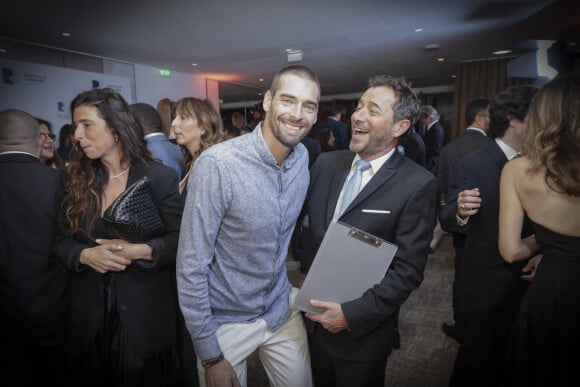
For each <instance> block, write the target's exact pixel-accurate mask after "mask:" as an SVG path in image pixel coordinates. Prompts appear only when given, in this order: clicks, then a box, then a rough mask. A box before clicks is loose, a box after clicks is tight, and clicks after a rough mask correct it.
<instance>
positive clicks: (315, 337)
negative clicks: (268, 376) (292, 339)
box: [303, 76, 437, 387]
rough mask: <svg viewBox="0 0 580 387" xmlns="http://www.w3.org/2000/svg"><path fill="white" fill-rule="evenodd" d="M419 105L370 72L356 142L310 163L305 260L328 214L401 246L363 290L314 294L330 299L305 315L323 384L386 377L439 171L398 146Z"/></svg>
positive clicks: (355, 122) (398, 82) (403, 88)
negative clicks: (342, 298)
mask: <svg viewBox="0 0 580 387" xmlns="http://www.w3.org/2000/svg"><path fill="white" fill-rule="evenodd" d="M418 110H419V101H418V99H417V96H416V95H415V93H414V92H413V91H412V90H411V89H410V88H409V86H408V85H407V83H406V82H405V81H404V80H403V79H402V78H393V77H387V76H375V77H373V78H371V79H370V80H369V88H368V89H367V90H366V91H365V93H364V94H363V96H362V97H361V99H360V101H359V103H358V106H357V109H356V111H355V112H354V114H353V115H352V118H351V120H352V128H353V133H352V139H351V142H350V146H349V148H350V150H343V151H336V152H327V153H322V154H321V155H320V156H318V159H317V160H316V162H315V163H314V165H313V166H312V169H311V180H310V187H309V191H308V196H307V203H306V206H307V214H308V219H309V229H308V232H309V233H310V235H309V238H307V239H305V241H306V240H307V241H308V245H307V246H304V249H303V251H304V253H305V254H307V255H308V258H309V262H312V259H313V257H314V256H315V254H316V251H317V250H318V248H319V246H320V243H321V241H322V239H323V237H324V234H325V232H326V230H327V228H328V225H329V224H330V222H331V221H332V220H338V221H340V222H343V223H346V224H348V225H351V226H354V227H357V228H359V229H362V230H364V231H366V232H368V233H371V234H374V235H375V236H378V237H380V238H382V239H384V240H386V241H389V242H392V243H394V244H396V245H397V246H398V251H397V254H396V256H395V258H394V260H393V262H392V264H391V266H390V268H389V269H388V271H387V272H386V275H385V276H384V278H383V279H382V280H381V282H380V283H379V284H377V285H375V286H374V287H373V288H370V289H368V290H367V291H365V292H364V293H363V294H361V295H360V297H359V298H357V299H354V300H351V301H348V302H345V303H342V304H338V303H334V302H323V301H320V300H313V301H312V304H313V306H315V307H318V308H322V309H325V311H324V312H323V313H321V314H316V315H313V314H306V317H307V318H306V319H305V320H306V323H307V325H308V327H307V328H308V339H309V347H310V354H311V359H312V370H313V376H314V383H315V385H316V386H317V387H325V386H335V385H337V386H350V387H352V386H382V385H384V377H385V367H386V364H387V358H388V356H389V354H390V353H391V350H392V348H393V344H394V341H395V340H396V332H395V329H396V324H397V314H398V311H399V307H400V306H401V304H402V303H403V302H404V301H405V300H406V299H407V297H408V296H409V294H410V293H411V292H412V291H413V290H415V289H416V288H417V287H418V286H419V285H420V283H421V281H422V279H423V270H424V267H425V263H426V260H427V254H428V249H429V241H430V239H431V234H432V232H433V226H434V224H435V216H436V213H435V211H436V202H437V198H436V196H437V181H436V179H435V178H434V177H433V175H431V174H430V173H429V172H427V171H426V170H425V169H424V168H421V167H420V166H419V165H417V164H416V163H415V162H413V161H411V160H409V159H408V158H406V157H404V156H402V155H401V154H400V153H399V152H397V151H396V146H397V144H398V140H399V138H400V137H401V136H402V135H403V134H404V133H405V132H406V131H407V130H408V129H409V127H410V126H411V122H413V120H414V119H415V116H416V114H417V112H418ZM361 164H364V165H365V166H366V167H368V169H366V170H365V171H364V172H362V177H361V184H360V187H362V188H360V187H359V189H358V190H356V191H355V193H354V194H353V195H355V196H354V199H353V200H352V201H350V202H349V201H348V199H345V196H350V195H345V191H347V190H345V188H344V187H346V186H350V185H351V184H349V182H350V180H352V179H351V176H357V170H358V168H359V165H361ZM348 191H349V192H350V189H349V190H348ZM356 192H358V194H357V193H356ZM352 259H359V257H352Z"/></svg>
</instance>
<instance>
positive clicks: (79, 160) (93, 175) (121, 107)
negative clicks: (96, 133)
mask: <svg viewBox="0 0 580 387" xmlns="http://www.w3.org/2000/svg"><path fill="white" fill-rule="evenodd" d="M80 106H89V107H94V108H96V109H97V113H98V115H99V117H100V118H102V119H103V120H104V121H105V122H106V124H107V127H108V128H109V130H111V132H112V134H113V135H114V136H115V138H116V139H118V141H119V142H120V143H121V149H122V152H123V156H122V157H121V165H127V166H128V165H130V164H132V163H134V162H139V161H140V162H148V161H151V160H152V157H151V154H150V153H149V151H148V150H147V145H146V142H145V140H144V138H143V128H142V127H141V124H140V123H139V122H138V120H136V119H135V117H134V116H133V114H132V113H131V110H130V109H129V105H128V104H127V102H126V101H125V100H124V99H123V97H122V96H121V95H120V94H119V93H117V92H116V91H114V90H112V89H108V88H105V89H92V90H89V91H85V92H83V93H81V94H79V95H78V96H76V98H75V99H74V100H73V101H72V102H71V107H70V110H71V116H72V115H73V114H74V110H75V109H76V108H78V107H80ZM68 170H69V176H70V179H69V183H68V196H67V199H66V206H67V207H66V216H67V219H68V220H69V223H70V225H71V230H72V232H75V231H78V229H79V225H80V224H81V222H80V220H81V219H82V218H84V219H86V224H87V230H84V231H85V232H86V233H87V234H88V235H89V236H90V232H91V229H92V226H93V225H94V222H95V220H96V219H97V217H98V216H99V215H100V212H101V209H102V208H101V206H102V203H101V197H102V195H103V191H104V188H105V185H106V184H107V182H108V181H109V171H108V169H107V168H106V167H105V165H104V164H103V163H102V161H101V160H100V159H94V160H92V159H89V158H88V157H87V156H86V155H85V154H84V152H73V154H72V157H71V162H70V165H69V168H68Z"/></svg>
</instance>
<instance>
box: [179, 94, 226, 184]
mask: <svg viewBox="0 0 580 387" xmlns="http://www.w3.org/2000/svg"><path fill="white" fill-rule="evenodd" d="M175 111H179V112H180V113H181V115H183V116H184V117H195V118H196V119H197V122H198V123H199V126H200V127H202V128H203V129H204V130H205V133H204V134H202V135H201V139H200V144H199V149H198V150H197V151H196V152H195V153H194V154H191V153H190V152H189V151H188V150H187V149H186V148H185V147H184V146H181V149H182V152H183V157H184V159H185V171H186V173H187V172H189V170H190V169H191V167H192V165H193V163H194V162H195V160H196V159H197V157H198V156H199V155H200V154H201V152H203V151H204V150H206V149H207V148H209V147H210V146H212V145H215V144H217V143H218V142H220V141H221V140H222V138H223V135H224V132H223V122H222V119H221V117H220V115H219V114H218V112H217V111H216V110H215V108H214V107H213V105H212V103H211V102H210V101H209V100H207V99H205V100H201V99H198V98H193V97H186V98H182V99H180V100H179V101H177V103H176V104H175Z"/></svg>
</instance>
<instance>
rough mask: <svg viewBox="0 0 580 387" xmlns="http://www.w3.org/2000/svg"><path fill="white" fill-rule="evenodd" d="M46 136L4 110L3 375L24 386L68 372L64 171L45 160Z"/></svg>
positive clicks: (0, 198)
mask: <svg viewBox="0 0 580 387" xmlns="http://www.w3.org/2000/svg"><path fill="white" fill-rule="evenodd" d="M44 141H46V136H41V133H40V130H39V125H38V121H37V120H36V119H35V118H34V117H33V116H31V115H29V114H28V113H25V112H23V111H20V110H13V109H9V110H4V111H2V112H0V374H1V375H2V379H3V380H5V381H9V382H10V381H12V382H14V383H17V384H18V385H22V386H29V385H30V386H32V385H38V386H40V385H42V386H61V385H62V379H61V377H62V376H63V375H62V371H63V364H64V349H63V348H64V342H63V341H64V311H65V296H66V290H67V284H68V272H67V270H66V268H65V267H64V265H63V264H62V263H61V262H60V260H59V259H58V258H57V257H56V256H55V255H53V253H52V249H53V245H54V240H55V219H56V210H57V205H58V204H57V200H56V194H57V187H58V172H57V171H56V170H55V169H53V168H50V167H47V166H45V165H43V164H41V163H40V161H39V149H40V148H42V146H43V143H44ZM22 370H28V371H24V372H23V371H22ZM30 371H32V372H30Z"/></svg>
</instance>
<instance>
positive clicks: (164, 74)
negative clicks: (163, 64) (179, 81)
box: [159, 69, 171, 78]
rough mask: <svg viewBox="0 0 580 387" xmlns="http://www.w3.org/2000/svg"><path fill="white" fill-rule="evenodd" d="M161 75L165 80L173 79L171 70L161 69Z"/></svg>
mask: <svg viewBox="0 0 580 387" xmlns="http://www.w3.org/2000/svg"><path fill="white" fill-rule="evenodd" d="M159 75H161V76H162V77H163V78H171V70H165V69H159Z"/></svg>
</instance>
